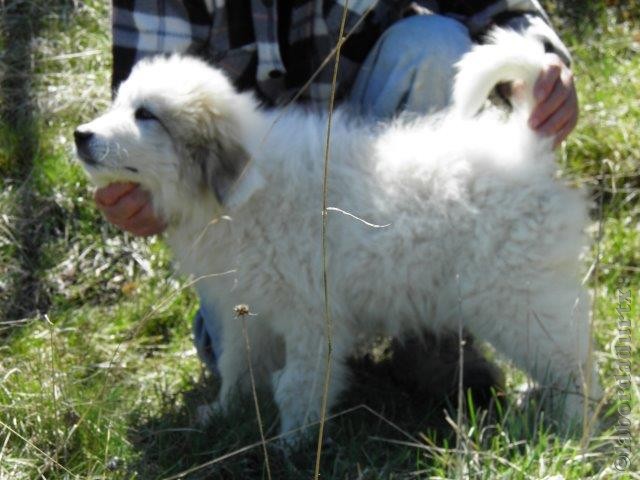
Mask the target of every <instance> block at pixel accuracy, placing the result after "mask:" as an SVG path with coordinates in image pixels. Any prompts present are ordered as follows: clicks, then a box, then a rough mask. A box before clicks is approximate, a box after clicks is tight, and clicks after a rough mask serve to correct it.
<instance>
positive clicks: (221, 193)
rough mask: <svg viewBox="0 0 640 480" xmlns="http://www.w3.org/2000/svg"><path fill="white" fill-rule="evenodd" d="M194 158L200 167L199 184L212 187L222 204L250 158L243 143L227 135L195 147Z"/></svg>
mask: <svg viewBox="0 0 640 480" xmlns="http://www.w3.org/2000/svg"><path fill="white" fill-rule="evenodd" d="M191 158H192V159H193V160H194V161H195V163H196V166H197V169H198V170H199V172H198V173H199V177H200V186H201V187H203V188H208V189H211V191H212V192H213V193H214V194H215V196H216V198H217V200H218V202H220V203H221V204H223V203H225V202H226V200H227V199H228V196H229V194H230V193H231V191H232V189H233V186H234V184H235V183H236V182H237V181H238V180H239V179H240V177H241V176H242V174H243V172H244V170H245V169H246V168H247V165H248V163H249V160H250V157H249V153H248V152H247V151H246V150H245V149H244V148H243V147H242V145H240V143H239V142H237V141H235V140H234V139H232V138H229V137H228V136H227V135H225V134H221V135H216V136H215V137H214V138H213V139H211V140H210V141H209V142H207V143H200V144H199V145H197V146H194V147H193V148H192V149H191Z"/></svg>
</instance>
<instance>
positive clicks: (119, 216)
mask: <svg viewBox="0 0 640 480" xmlns="http://www.w3.org/2000/svg"><path fill="white" fill-rule="evenodd" d="M149 201H150V195H149V193H147V192H146V191H144V190H142V189H141V188H139V187H135V188H134V189H133V190H131V191H129V192H128V193H125V194H124V195H122V196H121V197H120V198H119V199H118V200H117V201H116V202H115V203H113V204H112V205H103V206H102V208H101V210H102V212H103V213H104V215H105V217H106V218H107V220H108V221H109V222H111V223H113V224H115V225H117V226H119V227H122V225H123V222H125V221H126V220H128V219H130V218H131V217H133V216H134V215H136V214H137V213H138V212H140V211H141V210H142V209H143V208H144V206H145V205H146V204H147V203H149Z"/></svg>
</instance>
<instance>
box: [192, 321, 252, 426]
mask: <svg viewBox="0 0 640 480" xmlns="http://www.w3.org/2000/svg"><path fill="white" fill-rule="evenodd" d="M239 323H240V322H239V321H238V322H235V323H228V324H226V325H225V326H224V335H223V342H222V348H221V351H222V352H221V354H220V358H219V360H218V371H219V373H220V390H219V392H218V399H217V400H216V401H215V402H213V403H211V404H207V405H202V406H200V407H198V413H197V423H198V424H199V425H203V426H204V425H207V424H208V423H209V422H210V420H211V416H212V415H214V414H218V413H221V414H222V413H225V412H226V411H227V410H228V409H229V406H230V405H231V402H232V401H233V398H234V396H235V395H237V394H241V393H244V392H246V391H248V389H249V386H250V383H249V382H250V377H249V365H248V363H247V355H246V347H245V343H244V337H243V334H242V330H241V329H240V327H239Z"/></svg>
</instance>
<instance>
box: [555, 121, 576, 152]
mask: <svg viewBox="0 0 640 480" xmlns="http://www.w3.org/2000/svg"><path fill="white" fill-rule="evenodd" d="M577 121H578V119H577V117H576V118H575V119H574V120H573V121H571V120H570V121H569V122H567V124H566V125H564V126H563V127H561V128H560V131H558V133H556V138H555V140H554V142H553V148H557V147H558V146H559V145H560V144H561V143H562V142H563V141H564V140H565V139H566V138H567V137H568V136H569V134H570V133H571V132H572V131H573V129H574V128H575V127H576V124H577Z"/></svg>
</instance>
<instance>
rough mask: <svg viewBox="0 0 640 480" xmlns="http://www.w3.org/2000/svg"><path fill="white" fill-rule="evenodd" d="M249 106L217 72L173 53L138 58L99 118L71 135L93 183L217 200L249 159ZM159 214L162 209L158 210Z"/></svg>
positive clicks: (252, 109) (221, 200)
mask: <svg viewBox="0 0 640 480" xmlns="http://www.w3.org/2000/svg"><path fill="white" fill-rule="evenodd" d="M255 116H256V106H255V102H254V100H253V99H252V97H250V96H249V95H245V94H239V93H237V92H236V91H235V90H234V88H233V86H232V85H231V83H230V82H229V80H228V79H227V78H226V77H225V76H224V74H222V73H221V72H220V71H219V70H217V69H215V68H212V67H210V66H208V65H207V64H205V63H204V62H202V61H200V60H197V59H194V58H190V57H183V56H178V55H173V56H170V57H154V58H151V59H146V60H142V61H141V62H139V63H138V64H137V65H136V66H135V67H134V69H133V70H132V72H131V75H130V76H129V78H128V79H127V80H126V81H125V82H124V83H123V84H122V85H121V87H120V89H119V90H118V93H117V96H116V99H115V101H114V103H113V105H112V107H111V108H110V109H109V111H108V112H107V113H105V114H104V115H102V116H100V117H98V118H96V119H95V120H93V121H91V122H89V123H86V124H84V125H81V126H79V127H78V128H77V129H76V131H75V132H74V137H75V143H76V149H77V154H78V157H79V158H80V160H81V161H82V164H83V166H84V167H85V169H86V170H87V172H88V173H89V175H90V177H91V178H92V180H93V181H94V183H96V184H97V185H99V186H102V185H106V184H108V183H111V182H114V181H132V182H136V183H140V184H141V185H142V186H143V187H144V188H146V189H148V190H149V191H151V193H152V195H153V197H154V205H155V206H156V207H158V205H157V204H156V202H159V201H161V200H160V198H157V197H165V198H167V199H170V198H172V197H174V196H175V195H180V196H182V197H184V196H188V195H195V196H198V195H202V194H213V196H214V197H215V198H216V200H217V201H218V203H220V204H222V203H224V201H225V199H226V197H227V195H228V194H229V192H230V189H231V187H232V185H233V184H234V182H235V181H236V180H237V179H238V178H239V176H240V175H241V173H242V172H243V170H244V169H245V167H246V166H247V163H248V161H249V154H248V153H247V151H246V150H245V148H244V147H243V145H244V142H245V138H246V137H245V131H246V130H247V129H248V128H250V124H251V122H252V119H253V118H254V117H255ZM160 208H161V209H163V207H160Z"/></svg>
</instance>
